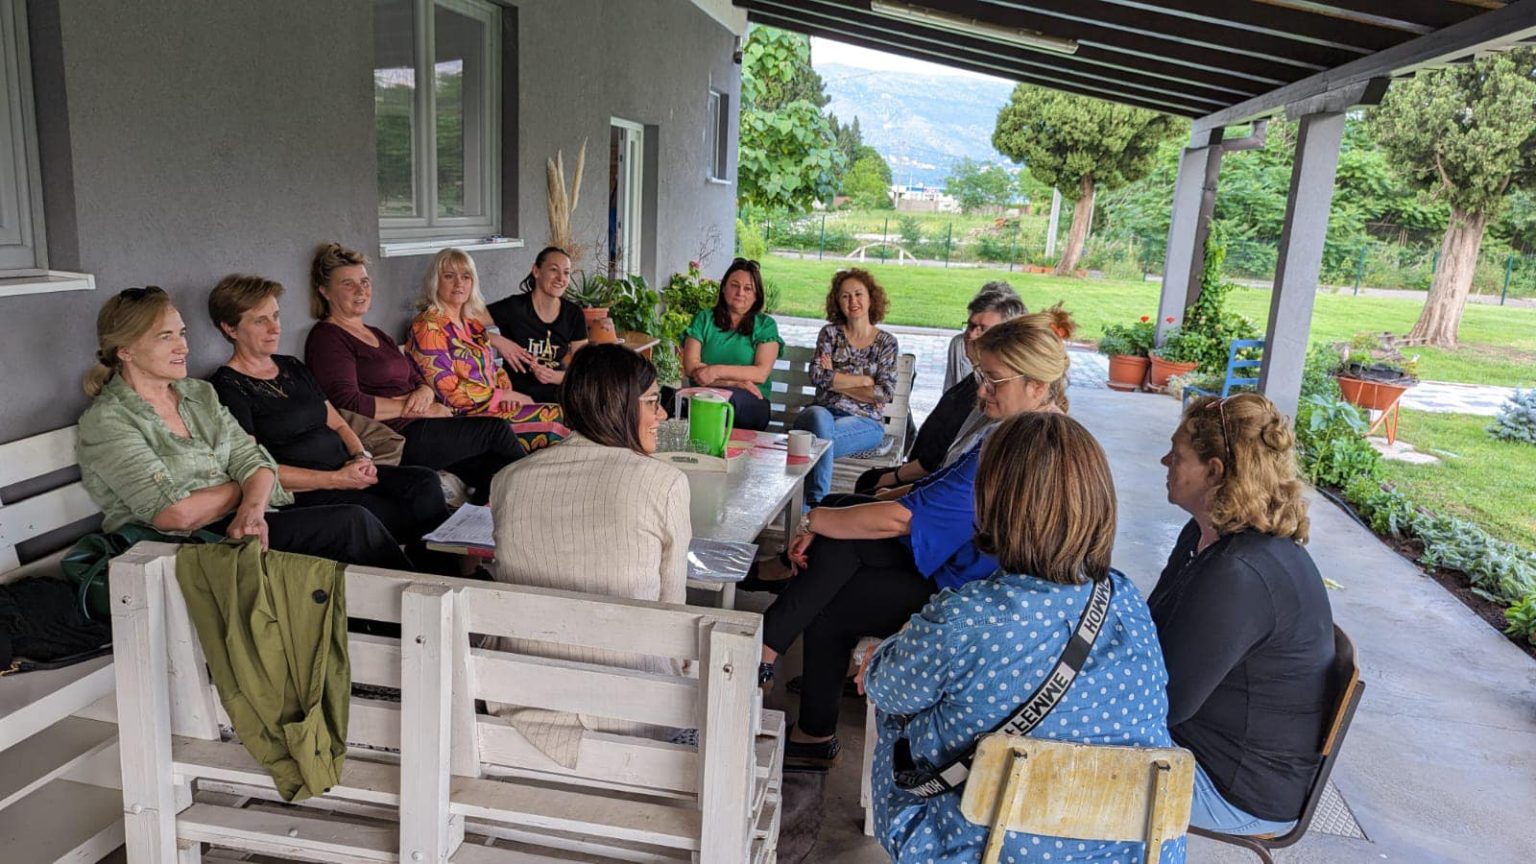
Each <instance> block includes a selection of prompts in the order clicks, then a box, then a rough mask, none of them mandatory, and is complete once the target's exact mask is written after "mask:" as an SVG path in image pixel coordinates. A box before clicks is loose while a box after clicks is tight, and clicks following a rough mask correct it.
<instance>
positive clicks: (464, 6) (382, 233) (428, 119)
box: [379, 0, 521, 255]
mask: <svg viewBox="0 0 1536 864" xmlns="http://www.w3.org/2000/svg"><path fill="white" fill-rule="evenodd" d="M413 6H414V10H413V11H414V19H415V31H416V45H415V59H416V116H418V117H421V118H422V122H420V123H418V124H417V128H416V130H415V140H414V141H413V142H412V145H413V152H414V153H415V159H414V160H413V161H412V165H411V174H412V186H413V187H414V189H415V193H416V202H415V203H416V213H417V215H415V216H384V215H382V214H381V215H380V216H379V238H380V240H381V241H382V242H383V243H385V244H387V245H386V246H385V249H384V251H385V254H386V255H389V254H392V253H393V254H401V253H402V252H405V250H406V249H407V248H408V247H411V246H413V245H419V244H420V241H432V240H451V239H455V238H475V239H482V240H483V239H486V238H490V237H493V236H498V235H499V234H500V228H501V76H502V65H501V64H502V62H503V58H502V56H501V8H500V7H499V6H497V5H496V4H494V3H490V2H487V0H413ZM439 6H441V7H443V8H445V9H448V10H450V11H452V12H456V13H458V14H460V15H464V16H466V17H469V18H474V19H475V20H477V21H480V22H481V23H482V24H484V25H485V44H484V45H483V46H482V47H483V49H484V51H485V60H486V62H485V67H486V68H485V77H486V80H485V81H483V82H481V89H482V90H483V94H484V97H483V99H482V104H481V110H482V111H483V112H484V113H483V115H482V116H483V117H484V120H485V122H484V129H483V131H482V133H481V136H480V137H481V141H480V147H481V152H482V153H484V154H485V156H484V160H483V164H482V165H481V171H480V178H481V189H480V200H481V201H484V202H485V208H484V210H485V212H484V215H481V216H439V215H437V88H436V82H435V79H434V69H435V66H436V64H435V62H434V61H435V60H436V56H435V54H436V45H437V38H436V37H437V32H436V31H437V28H436V23H435V18H434V15H433V13H434V12H435V11H436V9H437V7H439ZM413 241H414V242H413ZM429 245H434V246H435V245H436V244H429ZM507 245H511V244H507ZM517 245H521V244H517ZM411 251H414V250H411ZM405 254H409V252H405Z"/></svg>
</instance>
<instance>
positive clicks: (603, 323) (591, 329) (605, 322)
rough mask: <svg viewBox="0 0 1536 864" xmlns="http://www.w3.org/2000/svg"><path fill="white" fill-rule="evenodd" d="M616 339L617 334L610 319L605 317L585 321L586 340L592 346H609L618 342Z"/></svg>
mask: <svg viewBox="0 0 1536 864" xmlns="http://www.w3.org/2000/svg"><path fill="white" fill-rule="evenodd" d="M618 338H619V334H618V331H617V330H616V329H615V328H614V326H613V319H612V318H608V317H606V316H605V317H603V318H588V319H587V339H589V340H591V342H592V344H593V345H609V344H612V343H613V342H616V341H618Z"/></svg>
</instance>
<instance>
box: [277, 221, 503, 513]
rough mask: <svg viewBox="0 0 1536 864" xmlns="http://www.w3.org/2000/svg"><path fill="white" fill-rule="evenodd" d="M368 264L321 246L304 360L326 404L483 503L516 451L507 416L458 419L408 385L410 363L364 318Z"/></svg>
mask: <svg viewBox="0 0 1536 864" xmlns="http://www.w3.org/2000/svg"><path fill="white" fill-rule="evenodd" d="M367 264H368V261H367V259H366V258H364V257H363V255H362V254H361V253H359V252H354V251H353V250H351V249H347V248H345V247H343V246H341V245H340V244H338V243H327V244H325V245H324V246H321V247H320V251H318V252H316V253H315V260H314V263H313V265H312V266H311V268H310V297H309V308H310V313H311V314H312V315H314V316H315V318H317V319H319V323H317V324H316V325H315V326H314V327H313V328H312V329H311V330H310V331H309V339H308V340H307V341H306V343H305V345H304V354H305V361H306V362H307V363H308V364H309V368H310V371H311V372H313V373H314V376H315V379H316V380H318V381H319V382H320V388H321V389H322V390H324V391H325V395H326V397H327V398H329V399H330V400H331V404H333V405H335V406H336V407H337V408H345V409H347V410H349V411H355V412H357V413H359V414H363V415H366V416H368V417H372V418H374V419H375V420H380V421H383V422H384V423H386V424H388V425H389V426H391V427H392V428H394V429H395V430H396V431H398V432H400V434H402V435H404V436H405V455H404V456H403V457H402V459H401V463H402V464H404V465H423V466H426V467H428V468H434V469H441V470H445V471H449V472H452V473H453V474H455V475H457V476H458V477H459V478H460V479H461V480H463V481H464V483H465V484H466V485H468V486H469V487H470V488H471V490H472V492H471V495H470V500H472V501H474V502H475V503H480V504H483V503H485V498H486V496H487V495H488V494H489V493H490V488H491V478H492V477H494V476H495V475H496V472H497V471H500V470H501V469H502V468H503V467H505V466H506V465H507V464H508V463H510V462H512V461H513V460H515V459H517V458H518V457H519V456H521V455H522V453H523V450H522V446H521V445H519V444H518V443H517V438H516V436H514V435H513V434H512V429H511V427H509V426H508V425H507V424H506V422H505V421H503V420H500V419H498V418H495V417H463V416H456V415H455V414H454V413H453V411H452V409H450V408H449V407H448V406H446V405H443V404H441V403H439V402H437V401H436V399H435V398H434V396H433V392H432V387H431V386H430V385H426V384H422V385H420V386H417V385H415V384H414V383H413V382H412V372H413V370H412V367H411V361H410V360H408V359H407V358H406V356H405V355H404V354H402V353H400V346H399V345H397V344H395V341H394V340H393V339H391V338H389V336H388V335H386V334H385V333H384V331H382V330H380V329H378V328H377V327H370V326H369V325H367V324H366V323H364V322H363V316H364V315H366V314H368V309H369V307H370V306H371V305H372V303H373V282H372V281H371V280H370V279H369V278H368V266H367Z"/></svg>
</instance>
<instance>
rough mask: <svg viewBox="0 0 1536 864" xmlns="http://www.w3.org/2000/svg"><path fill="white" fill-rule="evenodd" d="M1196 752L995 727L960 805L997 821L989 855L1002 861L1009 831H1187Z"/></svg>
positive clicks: (973, 819) (1156, 849) (1086, 835)
mask: <svg viewBox="0 0 1536 864" xmlns="http://www.w3.org/2000/svg"><path fill="white" fill-rule="evenodd" d="M1194 783H1195V757H1194V756H1193V755H1191V754H1190V752H1189V751H1188V750H1182V749H1179V748H1153V747H1113V746H1106V745H1099V744H1073V743H1069V742H1065V741H1052V740H1050V739H1047V738H1028V737H1024V738H1021V737H1017V736H1012V735H1003V734H1000V733H992V734H988V735H985V736H983V737H982V738H981V741H980V742H979V743H978V745H977V747H976V759H975V761H974V762H973V763H972V765H971V775H970V779H969V780H968V781H967V782H966V784H965V793H964V796H963V797H962V798H961V801H960V811H961V813H962V814H963V815H964V816H965V818H966V821H968V822H970V823H971V824H973V825H984V826H987V827H988V828H990V833H989V834H988V835H987V845H986V850H985V851H984V852H983V854H982V858H981V860H982V861H983V862H985V864H996V862H997V861H998V860H1000V858H1001V856H1002V852H1003V840H1004V836H1005V834H1006V833H1007V832H1008V831H1023V832H1028V833H1030V834H1043V835H1046V836H1050V837H1073V838H1077V839H1093V840H1108V841H1132V842H1140V843H1143V844H1145V848H1144V854H1143V857H1142V859H1141V860H1142V861H1144V862H1150V864H1156V862H1157V861H1158V857H1159V855H1160V854H1161V849H1162V844H1164V843H1167V842H1169V841H1172V840H1177V839H1178V838H1180V837H1182V836H1184V833H1185V829H1186V828H1187V826H1188V825H1189V810H1190V798H1191V796H1192V795H1193V794H1194Z"/></svg>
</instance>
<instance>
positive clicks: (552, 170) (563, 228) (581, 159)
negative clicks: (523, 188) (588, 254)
mask: <svg viewBox="0 0 1536 864" xmlns="http://www.w3.org/2000/svg"><path fill="white" fill-rule="evenodd" d="M586 164H587V141H586V139H582V142H581V150H580V151H578V152H577V154H576V172H575V173H574V174H573V175H572V176H571V184H570V186H566V183H565V153H564V151H556V152H555V158H553V159H547V160H545V174H546V177H547V180H548V184H549V190H548V198H547V202H546V203H547V204H548V206H549V243H550V245H551V246H559V247H560V248H562V249H564V250H565V251H566V252H568V253H569V254H570V256H571V260H572V262H573V263H574V262H576V261H578V260H580V258H581V245H580V244H578V243H577V242H576V237H575V235H573V234H572V233H571V216H572V215H573V214H575V212H576V204H577V203H578V202H579V201H580V200H581V173H582V171H583V169H585V167H586Z"/></svg>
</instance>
